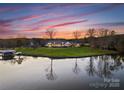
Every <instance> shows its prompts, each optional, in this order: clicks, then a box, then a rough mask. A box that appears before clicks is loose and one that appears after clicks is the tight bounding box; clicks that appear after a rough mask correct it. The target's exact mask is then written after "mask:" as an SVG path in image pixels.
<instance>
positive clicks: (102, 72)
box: [87, 55, 124, 78]
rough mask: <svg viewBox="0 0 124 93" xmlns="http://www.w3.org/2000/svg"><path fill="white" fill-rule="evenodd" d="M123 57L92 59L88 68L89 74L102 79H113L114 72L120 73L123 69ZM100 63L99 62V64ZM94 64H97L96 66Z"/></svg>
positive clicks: (106, 56) (105, 56)
mask: <svg viewBox="0 0 124 93" xmlns="http://www.w3.org/2000/svg"><path fill="white" fill-rule="evenodd" d="M123 58H124V57H123V56H119V55H118V56H117V55H114V56H108V55H104V56H98V57H97V58H96V57H95V60H93V59H94V57H90V60H89V65H88V67H87V72H88V75H89V76H94V75H96V76H98V77H101V78H112V76H113V72H114V71H118V70H119V69H123V68H124V65H123V62H124V61H123ZM97 61H98V62H97ZM94 62H96V64H95V65H94Z"/></svg>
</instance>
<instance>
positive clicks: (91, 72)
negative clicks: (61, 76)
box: [87, 57, 96, 76]
mask: <svg viewBox="0 0 124 93" xmlns="http://www.w3.org/2000/svg"><path fill="white" fill-rule="evenodd" d="M87 72H88V75H89V76H94V75H95V72H96V71H95V66H94V63H93V57H90V60H89V65H88V67H87Z"/></svg>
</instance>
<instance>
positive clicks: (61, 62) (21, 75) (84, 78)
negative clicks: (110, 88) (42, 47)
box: [0, 55, 124, 89]
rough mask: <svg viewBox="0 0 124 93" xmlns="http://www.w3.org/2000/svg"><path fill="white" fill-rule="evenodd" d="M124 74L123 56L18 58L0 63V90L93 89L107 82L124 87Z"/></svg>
mask: <svg viewBox="0 0 124 93" xmlns="http://www.w3.org/2000/svg"><path fill="white" fill-rule="evenodd" d="M3 63H5V64H3ZM6 63H10V64H13V65H14V66H13V65H9V64H7V65H6ZM15 64H16V65H15ZM18 65H19V66H18ZM20 65H21V66H20ZM123 72H124V56H121V55H104V56H92V57H85V58H67V59H50V58H45V57H29V56H16V57H15V58H14V59H12V60H9V61H7V60H0V73H1V77H0V89H90V88H91V87H90V86H89V84H90V83H94V82H98V83H99V82H102V83H104V81H103V80H104V79H108V80H109V79H110V80H111V79H119V80H120V81H121V82H120V83H121V84H120V85H121V86H120V87H121V88H124V87H123V85H124V73H123ZM75 75H76V76H75ZM25 77H30V78H25ZM50 81H52V82H50ZM1 84H4V85H1ZM58 84H59V85H58ZM103 89H104V88H103ZM117 89H118V88H117Z"/></svg>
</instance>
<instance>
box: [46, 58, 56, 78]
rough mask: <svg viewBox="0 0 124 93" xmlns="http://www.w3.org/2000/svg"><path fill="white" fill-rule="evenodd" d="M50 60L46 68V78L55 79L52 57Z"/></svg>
mask: <svg viewBox="0 0 124 93" xmlns="http://www.w3.org/2000/svg"><path fill="white" fill-rule="evenodd" d="M50 60H51V62H50V66H49V67H48V68H47V69H46V72H47V74H46V78H47V79H48V80H56V79H57V75H56V73H55V71H54V69H53V59H50Z"/></svg>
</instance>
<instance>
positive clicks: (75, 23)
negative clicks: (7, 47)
mask: <svg viewBox="0 0 124 93" xmlns="http://www.w3.org/2000/svg"><path fill="white" fill-rule="evenodd" d="M48 28H54V29H55V30H56V36H55V38H73V35H72V32H73V31H82V33H85V32H86V31H87V30H88V29H89V28H96V29H99V28H108V29H112V30H115V31H116V32H117V33H118V34H123V33H124V31H123V29H124V4H83V3H82V4H81V3H80V4H64V3H63V4H37V3H34V4H31V3H30V4H0V38H12V37H21V36H25V37H27V38H43V37H44V32H45V31H46V30H47V29H48ZM82 36H83V35H82Z"/></svg>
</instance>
